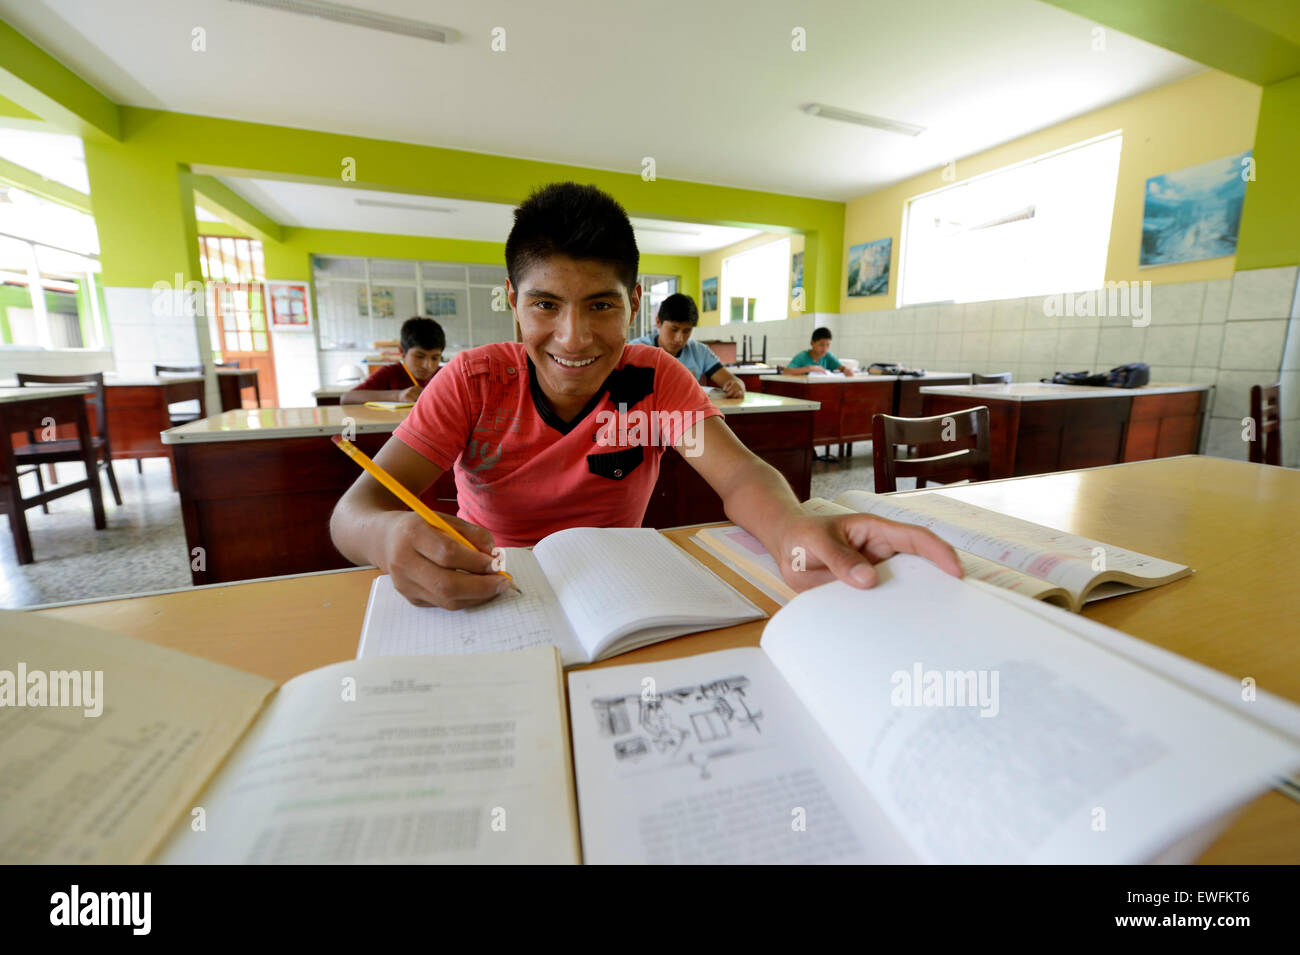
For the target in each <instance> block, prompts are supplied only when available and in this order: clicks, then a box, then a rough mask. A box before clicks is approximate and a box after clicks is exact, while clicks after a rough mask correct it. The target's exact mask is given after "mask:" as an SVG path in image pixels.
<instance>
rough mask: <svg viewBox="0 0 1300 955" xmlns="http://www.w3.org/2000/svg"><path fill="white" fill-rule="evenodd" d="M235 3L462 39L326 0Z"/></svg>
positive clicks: (445, 30) (427, 36)
mask: <svg viewBox="0 0 1300 955" xmlns="http://www.w3.org/2000/svg"><path fill="white" fill-rule="evenodd" d="M231 2H232V3H247V4H251V5H252V6H255V7H266V8H267V9H269V10H282V11H284V12H285V13H298V14H301V15H303V16H308V17H320V19H322V20H331V21H333V22H334V23H343V24H346V25H347V26H351V27H364V28H366V29H367V30H383V31H384V32H385V33H396V34H399V35H401V36H411V37H415V38H416V39H419V40H432V41H433V42H434V43H454V42H455V41H456V39H457V37H458V36H459V34H457V33H456V31H455V30H451V29H448V28H447V27H439V26H434V25H433V24H432V23H421V22H420V21H419V20H407V19H404V18H403V17H390V16H388V15H387V14H383V13H371V12H370V11H369V10H357V9H354V8H353V7H344V6H340V5H338V4H336V3H324V2H322V0H231Z"/></svg>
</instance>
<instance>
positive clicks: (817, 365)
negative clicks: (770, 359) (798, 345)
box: [781, 328, 853, 378]
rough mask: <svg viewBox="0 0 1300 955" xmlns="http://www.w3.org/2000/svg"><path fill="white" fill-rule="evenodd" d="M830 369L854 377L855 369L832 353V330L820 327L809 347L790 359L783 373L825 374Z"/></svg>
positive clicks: (813, 334)
mask: <svg viewBox="0 0 1300 955" xmlns="http://www.w3.org/2000/svg"><path fill="white" fill-rule="evenodd" d="M828 371H841V372H843V373H844V376H845V377H846V378H852V377H853V371H852V370H851V369H849V368H846V367H845V366H844V365H841V364H840V360H839V359H838V358H836V357H835V356H834V355H832V354H831V330H830V329H829V328H819V329H817V330H816V331H815V332H813V333H812V342H811V343H810V345H809V347H808V348H806V349H804V350H803V351H801V352H800V353H799V354H797V355H795V356H794V357H793V358H791V359H790V364H788V365H786V366H785V367H784V368H782V369H781V374H783V375H809V374H817V375H821V374H825V373H826V372H828Z"/></svg>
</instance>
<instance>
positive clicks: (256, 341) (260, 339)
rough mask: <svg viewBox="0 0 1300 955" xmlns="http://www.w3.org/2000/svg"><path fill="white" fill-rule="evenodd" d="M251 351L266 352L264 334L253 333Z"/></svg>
mask: <svg viewBox="0 0 1300 955" xmlns="http://www.w3.org/2000/svg"><path fill="white" fill-rule="evenodd" d="M253 349H254V350H255V351H266V332H253Z"/></svg>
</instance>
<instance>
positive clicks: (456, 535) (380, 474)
mask: <svg viewBox="0 0 1300 955" xmlns="http://www.w3.org/2000/svg"><path fill="white" fill-rule="evenodd" d="M403 367H405V366H403ZM330 440H331V441H333V442H334V443H335V444H337V445H338V446H339V448H340V449H342V451H343V453H344V454H346V455H347V456H348V457H350V458H351V459H352V460H353V461H356V462H357V464H359V465H361V467H362V468H364V469H365V471H366V473H367V474H369V475H370V476H371V477H372V478H374V479H375V480H376V481H378V482H379V483H380V484H382V485H383V486H384V487H386V488H388V490H390V491H392V492H393V493H394V494H396V495H397V499H398V500H399V501H401V502H402V503H403V504H405V505H406V506H407V507H409V508H410V509H411V510H413V511H415V513H417V514H419V515H420V516H421V517H422V518H424V521H425V523H426V524H428V525H429V526H430V527H436V528H437V529H438V530H440V531H442V532H443V533H444V534H446V535H448V536H449V537H450V538H451V539H452V540H455V541H459V542H460V543H462V544H464V545H465V546H466V547H468V548H469V549H470V550H472V551H477V550H478V548H477V547H475V546H474V545H473V544H471V543H470V542H469V541H468V540H466V538H465V535H463V534H462V533H461V532H460V531H458V530H456V528H454V527H452V526H451V525H450V524H448V523H447V522H446V521H444V520H443V519H442V517H441V516H439V514H438V512H437V511H435V510H433V509H431V508H430V507H429V506H428V505H427V504H425V503H424V502H423V501H421V500H420V499H419V498H418V497H416V496H415V495H414V494H412V493H411V492H410V491H408V490H407V489H406V488H404V487H402V485H400V484H398V483H397V480H396V479H395V478H394V477H393V476H392V475H391V474H389V473H388V472H387V471H385V470H384V469H383V468H381V467H380V466H379V465H378V464H376V463H375V462H374V461H372V460H370V456H369V455H367V454H366V453H365V452H364V451H362V450H361V449H360V448H358V447H357V446H356V445H355V444H353V443H352V442H351V441H347V440H345V439H344V438H343V437H342V436H341V435H337V434H336V435H335V436H334V437H333V438H331V439H330ZM497 573H499V574H500V575H501V576H502V577H504V578H505V579H506V580H508V581H510V585H511V586H512V587H514V588H515V590H516V592H518V591H519V588H518V586H516V585H515V579H514V578H513V577H511V576H510V575H509V574H507V573H506V572H505V571H504V570H499V571H497Z"/></svg>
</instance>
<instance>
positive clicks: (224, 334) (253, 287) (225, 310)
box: [208, 282, 280, 408]
mask: <svg viewBox="0 0 1300 955" xmlns="http://www.w3.org/2000/svg"><path fill="white" fill-rule="evenodd" d="M208 301H209V304H210V305H211V307H212V314H213V316H214V317H215V319H216V323H217V341H218V343H219V344H220V352H221V360H222V361H224V362H230V361H238V362H239V367H240V368H252V369H256V371H257V373H258V374H257V385H258V389H259V391H260V392H261V396H262V407H264V408H275V407H278V406H279V403H280V402H279V397H278V395H277V394H276V389H275V357H274V355H273V354H272V352H271V336H270V334H269V333H268V332H267V324H266V296H265V295H264V294H263V285H262V283H260V282H246V283H242V284H239V285H231V284H227V283H221V282H214V283H212V284H211V285H210V286H209V293H208ZM241 397H242V398H243V406H244V407H246V408H247V407H252V406H253V405H252V402H253V392H252V390H251V389H246V390H245V391H244V392H243V393H242V395H241Z"/></svg>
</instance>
